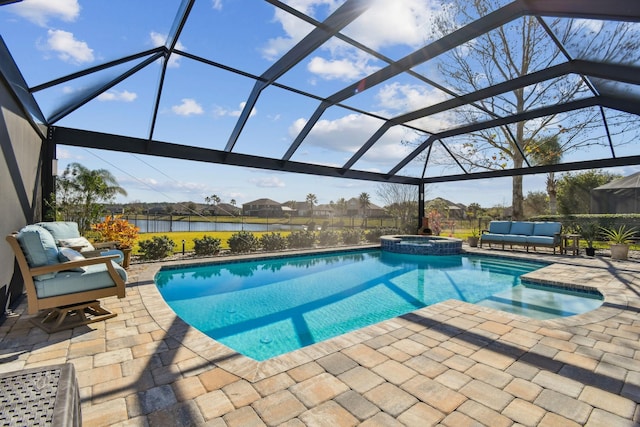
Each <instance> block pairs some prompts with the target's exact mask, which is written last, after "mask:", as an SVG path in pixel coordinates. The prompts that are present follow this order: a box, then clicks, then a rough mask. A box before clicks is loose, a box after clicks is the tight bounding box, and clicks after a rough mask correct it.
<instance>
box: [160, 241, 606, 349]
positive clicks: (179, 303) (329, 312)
mask: <svg viewBox="0 0 640 427" xmlns="http://www.w3.org/2000/svg"><path fill="white" fill-rule="evenodd" d="M544 265H545V264H542V263H537V262H523V261H515V260H508V259H500V258H495V257H486V256H478V255H468V254H467V255H465V254H462V255H451V256H423V255H421V256H419V255H406V254H396V253H389V252H382V251H380V250H377V249H376V250H365V251H351V252H335V253H329V254H314V255H306V256H292V257H280V258H272V259H262V260H256V261H245V262H226V263H212V264H208V265H200V266H191V267H186V268H163V269H161V270H160V272H159V273H158V274H157V275H156V277H155V282H156V284H157V286H158V289H159V291H160V294H161V295H162V297H163V298H164V299H165V301H166V302H167V303H168V304H169V306H170V307H171V308H172V309H173V310H174V311H175V313H176V314H177V315H178V316H180V317H181V318H182V319H183V320H184V321H186V322H187V323H189V324H190V325H192V326H193V327H195V328H197V329H199V330H200V331H202V332H204V333H205V334H207V335H208V336H210V337H212V338H214V339H215V340H217V341H219V342H221V343H222V344H225V345H227V346H228V347H230V348H232V349H234V350H235V351H237V352H239V353H242V354H244V355H245V356H248V357H251V358H253V359H255V360H266V359H269V358H272V357H275V356H278V355H280V354H284V353H287V352H289V351H292V350H295V349H298V348H301V347H305V346H307V345H310V344H314V343H317V342H320V341H324V340H326V339H328V338H331V337H334V336H338V335H341V334H343V333H346V332H349V331H352V330H356V329H360V328H362V327H364V326H367V325H371V324H374V323H378V322H380V321H382V320H386V319H390V318H393V317H397V316H400V315H402V314H406V313H408V312H411V311H415V310H417V309H419V308H422V307H426V306H428V305H431V304H435V303H437V302H440V301H444V300H447V299H452V298H453V299H458V300H462V301H467V302H471V303H478V304H486V305H488V306H492V307H494V308H499V309H502V310H507V311H512V312H517V313H519V314H525V315H530V316H534V315H535V316H534V317H538V318H548V317H557V316H567V315H572V314H578V313H580V312H584V311H588V310H591V309H593V308H596V307H597V306H599V305H600V304H601V302H602V301H601V299H597V298H596V296H595V295H588V294H572V293H569V292H557V293H556V292H549V291H548V289H546V290H545V289H542V290H540V289H536V290H539V291H540V292H542V294H537V295H535V296H534V300H533V301H528V300H525V299H519V298H520V297H519V296H517V295H520V296H524V295H529V294H530V292H529V289H530V287H529V285H527V284H523V283H521V281H520V276H521V275H523V274H525V273H527V272H530V271H533V270H536V269H539V268H541V267H543V266H544ZM509 301H511V305H510V304H509ZM492 304H493V305H492ZM509 305H510V306H511V309H509ZM528 305H530V307H528Z"/></svg>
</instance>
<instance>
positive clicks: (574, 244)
mask: <svg viewBox="0 0 640 427" xmlns="http://www.w3.org/2000/svg"><path fill="white" fill-rule="evenodd" d="M569 252H571V255H578V254H579V253H580V235H579V234H563V235H562V253H563V254H565V255H567V254H568V253H569Z"/></svg>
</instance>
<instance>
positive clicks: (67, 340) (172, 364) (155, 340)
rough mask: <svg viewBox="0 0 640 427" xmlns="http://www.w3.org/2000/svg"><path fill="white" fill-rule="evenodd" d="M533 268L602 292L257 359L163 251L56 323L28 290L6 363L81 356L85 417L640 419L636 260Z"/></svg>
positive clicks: (639, 273) (168, 422)
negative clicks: (176, 293)
mask: <svg viewBox="0 0 640 427" xmlns="http://www.w3.org/2000/svg"><path fill="white" fill-rule="evenodd" d="M478 252H487V253H490V254H492V255H503V254H504V255H507V254H508V255H509V256H524V257H527V258H531V257H535V258H537V259H543V260H551V261H554V262H555V264H553V265H550V266H548V267H545V268H544V269H542V270H538V271H536V272H533V273H531V274H530V275H529V276H530V277H532V278H533V279H535V280H540V281H543V282H544V281H546V282H552V283H553V282H555V283H566V284H570V285H572V286H586V287H594V288H598V289H599V290H600V291H601V292H602V293H603V295H604V296H605V301H604V303H603V305H602V307H600V308H598V309H597V310H594V311H592V312H589V313H585V314H582V315H578V316H573V317H569V318H564V319H555V320H546V321H540V320H532V319H528V318H524V317H521V316H516V315H512V314H508V313H504V312H499V311H495V310H492V309H489V308H484V307H480V306H476V305H473V304H468V303H464V302H460V301H455V300H449V301H445V302H442V303H439V304H436V305H434V306H430V307H427V308H424V309H421V310H418V311H416V312H413V313H411V314H408V315H406V316H402V317H400V318H395V319H391V320H388V321H385V322H382V323H380V324H377V325H374V326H371V327H368V328H364V329H362V330H359V331H355V332H352V333H349V334H346V335H343V336H340V337H337V338H334V339H331V340H329V341H326V342H323V343H320V344H316V345H313V346H310V347H306V348H303V349H301V350H298V351H295V352H292V353H289V354H287V355H283V356H280V357H277V358H274V359H271V360H268V361H265V362H256V361H253V360H251V359H248V358H246V357H244V356H241V355H238V354H236V353H234V352H233V351H231V350H229V349H228V348H226V347H224V346H222V345H221V344H218V343H216V342H215V341H213V340H212V339H210V338H208V337H206V336H204V335H203V334H202V333H200V332H199V331H196V330H194V329H193V328H191V327H189V326H188V325H186V324H184V323H183V322H182V321H181V320H180V319H179V318H177V317H176V316H175V314H174V313H173V312H172V311H171V310H170V309H169V308H168V306H167V305H166V304H165V303H164V301H163V300H162V298H161V297H160V295H159V293H158V291H157V289H156V288H155V285H154V284H153V275H154V274H155V272H156V271H157V270H158V269H159V268H160V265H161V264H160V263H155V264H134V265H133V266H132V267H131V268H130V272H129V274H130V280H129V284H128V289H127V297H126V298H125V299H122V300H118V299H116V298H110V299H106V300H104V303H105V304H104V305H105V306H106V307H108V308H110V309H114V310H116V311H117V312H118V313H119V314H118V316H117V317H115V318H113V319H109V320H107V321H105V322H102V323H96V324H90V325H87V326H84V327H79V328H76V329H73V330H66V331H62V332H58V333H56V334H52V335H48V334H46V333H45V332H43V331H42V330H40V329H38V328H36V327H34V326H32V324H31V322H30V321H29V316H27V315H26V314H24V313H25V312H26V302H25V303H23V304H22V305H20V306H19V307H18V308H17V310H16V311H15V312H14V313H13V314H11V315H10V316H9V317H8V318H7V320H6V321H5V322H4V323H3V324H2V325H1V326H0V361H1V364H0V372H9V371H14V370H20V369H25V368H31V367H37V366H43V365H50V364H58V363H66V362H71V363H73V364H74V366H75V368H76V374H77V377H78V382H79V385H80V393H81V401H82V417H83V424H84V425H85V426H91V427H93V426H181V425H185V426H186V425H209V426H254V425H255V426H260V425H286V426H303V425H306V426H327V425H328V426H352V425H363V426H380V425H385V426H395V425H398V426H400V425H408V426H430V425H443V426H464V425H480V424H484V425H488V426H511V425H525V426H534V425H539V426H559V425H563V426H571V425H587V426H608V427H611V426H633V425H640V406H639V405H638V403H639V402H640V315H639V311H640V263H638V262H634V261H612V260H611V259H610V258H605V257H596V258H586V257H580V256H579V257H571V256H560V255H546V254H524V253H520V252H509V251H506V252H502V251H499V250H478Z"/></svg>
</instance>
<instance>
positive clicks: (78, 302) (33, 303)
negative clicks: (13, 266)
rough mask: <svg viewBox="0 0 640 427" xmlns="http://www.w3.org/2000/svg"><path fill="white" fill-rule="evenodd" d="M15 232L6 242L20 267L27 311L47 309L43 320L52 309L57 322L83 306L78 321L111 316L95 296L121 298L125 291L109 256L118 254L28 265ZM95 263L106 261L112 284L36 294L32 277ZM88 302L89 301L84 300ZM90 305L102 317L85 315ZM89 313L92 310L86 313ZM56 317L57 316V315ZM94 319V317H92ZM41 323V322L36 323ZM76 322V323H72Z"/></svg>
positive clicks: (35, 312)
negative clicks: (53, 293) (39, 265)
mask: <svg viewBox="0 0 640 427" xmlns="http://www.w3.org/2000/svg"><path fill="white" fill-rule="evenodd" d="M16 236H17V233H12V234H10V235H8V236H7V237H6V240H7V242H9V245H10V246H11V249H13V252H14V253H15V255H16V260H17V261H18V266H19V267H20V271H21V273H22V278H23V280H24V287H25V291H26V293H27V304H28V308H27V312H28V313H29V314H37V313H38V312H40V311H41V310H48V312H47V313H45V314H44V316H45V321H46V320H48V319H50V318H51V313H52V312H55V313H59V314H60V316H61V318H59V322H58V326H60V325H59V324H60V323H61V322H62V320H64V318H65V317H66V315H67V314H68V313H70V312H78V314H80V313H79V310H82V313H81V315H80V316H79V317H81V318H82V319H81V324H87V323H91V322H93V321H98V320H103V319H104V318H106V317H104V316H107V315H108V317H113V316H115V314H112V313H110V312H108V311H106V310H104V309H103V308H101V307H99V304H98V303H97V301H95V300H97V299H98V298H106V297H111V296H117V297H118V298H124V297H125V293H126V289H125V288H126V285H125V282H124V280H122V277H120V275H119V274H118V272H117V271H116V269H115V267H114V266H113V263H112V262H111V260H112V259H114V258H117V257H118V255H108V256H99V257H93V258H85V259H82V260H77V261H67V262H61V263H59V264H53V265H45V266H42V267H34V268H31V267H29V264H28V263H27V259H26V257H25V255H24V253H23V252H22V248H21V247H20V243H19V242H18V239H17V237H16ZM96 264H105V265H106V267H107V271H108V273H109V276H111V279H112V280H113V282H114V284H115V286H113V287H108V288H102V289H91V290H87V291H79V292H75V293H71V294H65V295H56V296H52V297H44V298H40V297H38V294H37V292H36V286H35V283H34V277H35V276H38V275H41V274H46V273H53V272H57V271H64V270H70V269H72V268H77V267H83V266H87V265H96ZM87 303H91V304H89V305H88V304H87ZM87 306H89V311H93V312H96V311H97V312H98V314H99V315H102V316H103V317H99V318H93V319H86V318H85V316H84V311H85V308H87ZM89 314H92V313H89ZM56 317H58V316H57V315H56ZM94 319H95V320H94ZM39 326H40V325H39ZM74 326H75V325H74Z"/></svg>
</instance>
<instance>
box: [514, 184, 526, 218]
mask: <svg viewBox="0 0 640 427" xmlns="http://www.w3.org/2000/svg"><path fill="white" fill-rule="evenodd" d="M512 179H513V188H512V197H511V199H512V201H511V216H512V219H514V220H516V221H521V220H522V219H524V218H523V208H524V196H523V195H522V175H518V176H513V177H512Z"/></svg>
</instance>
